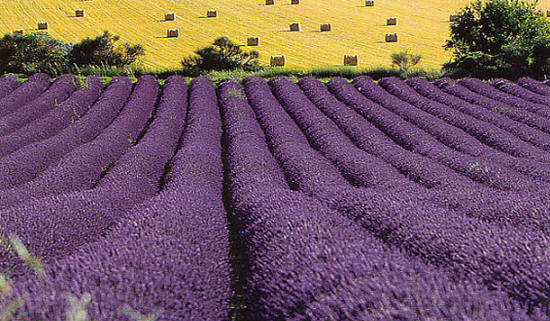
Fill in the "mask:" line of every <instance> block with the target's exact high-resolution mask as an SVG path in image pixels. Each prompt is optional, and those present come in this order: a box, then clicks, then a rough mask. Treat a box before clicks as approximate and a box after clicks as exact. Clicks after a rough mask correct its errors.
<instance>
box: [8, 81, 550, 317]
mask: <svg viewBox="0 0 550 321" xmlns="http://www.w3.org/2000/svg"><path fill="white" fill-rule="evenodd" d="M549 200H550V84H546V83H543V82H539V81H535V80H533V79H530V78H521V79H519V80H518V81H516V82H512V81H509V80H504V79H494V80H492V81H489V82H482V81H480V80H478V79H473V78H464V79H461V80H452V79H447V78H442V79H438V80H437V81H434V82H429V81H427V80H425V79H421V78H413V79H409V80H406V81H403V80H401V79H398V78H384V79H381V80H379V81H377V82H374V81H373V80H372V79H371V78H369V77H366V76H361V77H357V78H355V79H354V80H353V81H351V82H350V81H348V80H346V79H343V78H334V79H332V80H330V81H329V82H328V83H327V84H323V83H321V82H320V81H319V80H317V79H314V78H302V79H300V80H299V81H298V82H297V83H295V82H293V81H291V80H289V79H286V78H275V79H271V80H269V81H266V80H264V79H262V78H259V77H248V78H245V79H244V80H243V81H242V82H237V81H232V80H227V81H223V82H222V83H221V84H220V85H219V86H215V85H214V83H213V82H212V81H210V80H209V79H208V78H206V77H199V78H195V79H193V80H192V81H191V82H190V83H188V82H187V81H186V79H185V78H183V77H180V76H171V77H170V78H168V79H167V80H166V82H165V83H164V84H163V85H161V84H160V83H159V82H158V81H157V80H156V79H155V78H154V77H152V76H142V77H141V78H139V80H138V81H137V83H132V82H131V81H130V80H129V79H128V78H126V77H116V78H114V79H113V80H112V81H111V83H110V84H108V85H106V86H104V85H103V83H102V81H101V79H99V78H98V77H94V76H91V77H89V78H88V79H87V80H86V84H85V85H83V86H82V85H79V84H78V81H77V79H76V77H75V76H73V75H63V76H60V77H58V78H57V79H55V80H54V79H50V77H49V76H47V75H44V74H36V75H34V76H31V77H30V78H29V79H28V80H27V81H25V82H23V83H21V82H19V81H18V80H16V79H14V78H12V77H9V76H5V77H2V78H0V245H2V246H0V273H1V275H0V320H36V321H38V320H74V321H76V320H95V321H99V320H101V321H103V320H105V321H108V320H141V321H144V320H149V321H151V320H407V321H409V320H410V321H413V320H426V321H427V320H463V321H466V320H495V321H500V320H516V321H519V320H522V321H523V320H525V321H527V320H550V215H549V214H550V202H549Z"/></svg>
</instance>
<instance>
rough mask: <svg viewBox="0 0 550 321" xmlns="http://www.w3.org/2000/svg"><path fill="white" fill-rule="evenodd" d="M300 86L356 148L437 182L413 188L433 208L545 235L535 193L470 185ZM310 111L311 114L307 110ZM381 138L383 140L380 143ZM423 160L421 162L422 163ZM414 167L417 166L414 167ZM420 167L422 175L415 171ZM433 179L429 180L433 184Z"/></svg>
mask: <svg viewBox="0 0 550 321" xmlns="http://www.w3.org/2000/svg"><path fill="white" fill-rule="evenodd" d="M299 83H300V86H301V87H302V89H303V90H304V93H305V94H306V95H307V96H308V97H309V98H310V99H311V100H312V101H313V102H315V104H316V105H317V106H318V107H319V108H320V109H321V110H322V111H324V112H325V113H327V114H328V115H330V116H331V118H332V119H333V120H334V121H335V122H337V123H338V125H339V126H340V128H341V129H342V131H344V132H345V133H346V134H348V135H349V136H350V137H351V138H352V139H354V141H355V142H356V143H358V145H359V146H361V147H362V146H366V148H368V149H371V150H376V151H377V152H378V153H380V154H383V153H384V152H386V153H387V156H386V155H385V157H386V158H389V157H392V156H393V157H394V159H395V158H396V156H400V157H401V159H402V164H404V165H408V166H411V167H412V168H413V169H415V170H416V172H417V173H420V174H422V176H420V178H417V179H418V180H419V181H422V180H425V178H424V177H426V176H427V175H430V176H428V177H429V178H430V179H431V177H439V178H440V179H441V181H440V183H439V184H438V185H428V184H424V185H427V186H428V187H434V186H436V187H437V189H435V190H432V191H431V192H429V191H426V190H423V189H416V190H417V191H418V192H419V194H418V195H422V196H423V197H422V199H423V201H425V202H434V204H436V205H437V206H444V207H446V208H449V209H453V210H456V211H459V212H460V213H463V214H465V215H468V216H473V217H478V218H481V219H483V220H486V221H491V222H493V221H494V222H499V223H502V224H508V225H513V226H522V225H523V226H527V227H529V228H533V229H537V230H541V231H544V232H545V233H548V232H550V231H548V227H549V226H550V224H548V219H547V218H546V217H547V215H546V213H550V208H548V205H547V199H546V197H544V196H543V195H541V194H540V193H538V192H525V191H523V192H521V194H517V193H512V192H503V191H497V190H491V189H488V188H482V187H483V186H482V185H476V184H474V182H472V181H469V180H466V179H465V177H464V176H461V175H459V174H457V173H455V172H454V171H451V170H449V168H446V167H445V166H443V165H441V164H439V163H436V162H435V163H434V162H433V161H431V162H432V163H430V162H426V161H424V160H428V161H430V159H426V158H424V159H422V157H420V156H419V155H417V154H414V153H410V152H408V151H406V150H403V149H402V148H400V147H399V146H398V145H397V144H395V143H394V142H392V141H391V140H389V138H388V137H387V136H385V135H383V134H382V133H380V132H378V131H377V129H376V128H374V127H373V126H372V125H371V124H370V123H368V122H367V121H366V120H365V119H364V118H362V117H361V116H359V115H358V114H356V113H355V112H353V111H352V110H350V109H349V108H348V107H346V106H345V105H343V104H342V103H341V102H339V101H338V100H337V99H335V97H334V96H332V95H331V94H330V93H329V92H328V90H327V89H326V87H325V86H324V85H323V84H321V83H320V82H319V81H318V80H315V79H313V78H303V79H301V80H300V82H299ZM311 112H313V111H311ZM384 139H385V140H384ZM423 161H424V162H423ZM416 166H418V167H416ZM422 168H423V170H424V171H423V172H420V171H419V170H420V169H422ZM433 180H434V179H431V181H433Z"/></svg>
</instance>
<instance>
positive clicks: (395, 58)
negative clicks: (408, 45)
mask: <svg viewBox="0 0 550 321" xmlns="http://www.w3.org/2000/svg"><path fill="white" fill-rule="evenodd" d="M420 59H422V56H421V55H416V54H412V53H410V52H409V50H405V51H401V52H398V53H393V54H391V63H392V65H393V66H396V67H398V68H399V70H400V71H401V72H404V73H406V72H408V71H409V69H410V68H411V67H413V66H416V65H418V63H419V62H420Z"/></svg>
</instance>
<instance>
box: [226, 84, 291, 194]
mask: <svg viewBox="0 0 550 321" xmlns="http://www.w3.org/2000/svg"><path fill="white" fill-rule="evenodd" d="M218 96H219V99H220V110H221V114H222V120H223V132H224V143H225V144H224V147H225V152H226V166H227V171H226V177H227V179H228V180H230V181H231V184H229V185H228V186H227V188H228V190H229V192H230V193H231V194H233V195H234V194H239V193H246V192H248V191H249V189H250V188H278V189H289V186H288V183H287V182H286V179H285V176H284V174H283V171H282V170H281V168H280V167H279V164H278V163H277V162H276V161H275V159H274V158H273V156H272V155H271V153H270V151H269V149H268V147H267V145H266V142H265V135H264V132H263V130H262V128H261V127H260V125H259V124H258V121H256V116H255V115H254V112H253V111H252V109H251V108H250V106H249V105H248V103H247V102H246V94H245V92H244V88H243V87H242V85H241V84H240V83H238V82H234V81H228V82H225V83H223V84H221V85H220V87H219V88H218Z"/></svg>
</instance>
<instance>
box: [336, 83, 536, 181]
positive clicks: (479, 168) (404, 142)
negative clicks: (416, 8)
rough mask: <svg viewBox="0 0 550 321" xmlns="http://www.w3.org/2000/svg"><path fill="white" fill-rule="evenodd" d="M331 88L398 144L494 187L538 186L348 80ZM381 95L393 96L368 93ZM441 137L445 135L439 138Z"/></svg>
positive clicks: (343, 100) (374, 92) (414, 115)
mask: <svg viewBox="0 0 550 321" xmlns="http://www.w3.org/2000/svg"><path fill="white" fill-rule="evenodd" d="M361 85H363V84H361ZM364 85H365V86H367V85H370V83H369V82H365V84H364ZM375 86H376V85H375V84H373V85H372V86H369V87H364V88H365V89H364V90H367V88H368V89H370V88H371V87H375ZM328 88H329V90H330V91H331V92H332V93H333V94H334V95H335V96H336V98H338V99H340V100H341V101H342V102H344V103H345V104H346V105H348V106H350V107H351V108H353V109H354V110H355V111H357V112H358V113H360V114H361V115H363V116H364V117H366V118H367V119H368V120H369V121H370V122H371V123H373V124H374V125H375V126H377V127H378V128H379V129H381V130H382V131H384V133H385V134H386V135H388V136H390V137H391V138H392V139H393V140H394V141H396V142H397V143H398V144H399V145H401V146H402V147H404V148H406V149H408V150H411V151H414V152H417V153H419V154H421V155H423V156H426V157H430V158H432V159H434V160H436V161H439V162H441V163H442V164H444V165H445V166H447V167H449V168H452V169H453V170H455V171H457V172H459V173H460V174H462V175H465V176H467V177H469V178H471V179H472V180H474V181H477V182H480V183H483V184H486V185H488V186H491V187H494V188H499V189H502V190H528V189H535V186H534V184H533V183H532V182H531V181H530V180H529V178H528V177H526V176H523V175H521V174H519V173H516V172H513V171H512V170H510V169H507V168H504V167H502V166H499V165H498V164H493V163H491V162H487V161H484V160H483V159H481V158H479V157H473V156H471V155H468V154H464V153H461V152H459V151H457V150H454V149H452V148H450V147H448V146H446V145H444V144H443V143H441V142H439V141H438V140H437V139H435V138H434V137H432V136H431V135H429V134H428V133H426V132H424V131H423V130H421V129H419V128H418V127H416V126H414V125H412V124H411V123H409V122H408V121H405V120H404V119H403V118H401V117H399V116H398V115H397V114H394V113H393V112H391V111H389V110H387V109H385V108H383V107H381V106H380V105H378V104H376V103H374V102H373V101H371V100H369V99H367V98H366V97H365V96H363V95H362V94H361V93H360V92H359V91H358V90H356V89H355V88H354V86H353V85H352V84H349V83H348V82H347V81H346V80H345V79H342V78H334V79H332V80H331V81H330V82H329V83H328ZM375 89H376V87H375ZM378 94H381V96H382V97H380V98H377V99H380V101H382V99H384V100H385V99H386V98H388V97H392V96H388V95H389V94H388V93H386V94H384V93H380V92H379V91H373V92H369V95H370V96H371V97H373V96H374V95H378ZM386 106H393V107H391V108H394V107H397V106H399V105H393V102H392V104H390V103H389V102H386ZM410 116H411V117H413V118H414V120H417V119H420V117H421V115H420V113H415V114H411V115H410ZM413 118H410V120H413ZM425 125H426V126H428V125H429V124H428V123H426V124H425ZM445 135H446V136H447V137H448V138H449V139H450V140H451V141H452V140H454V136H452V135H451V134H450V133H445ZM440 139H442V138H441V137H440Z"/></svg>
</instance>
